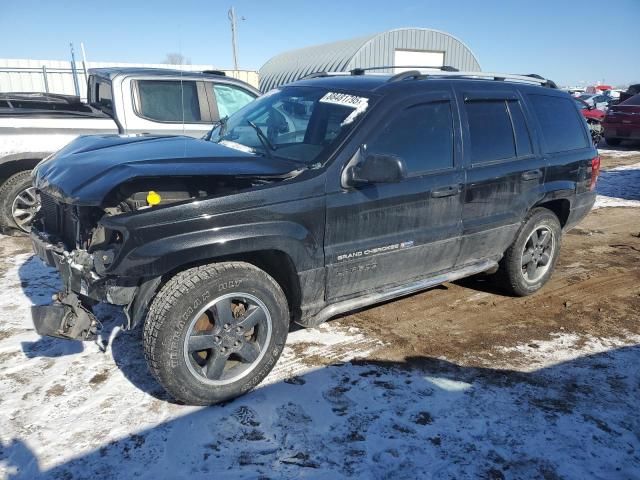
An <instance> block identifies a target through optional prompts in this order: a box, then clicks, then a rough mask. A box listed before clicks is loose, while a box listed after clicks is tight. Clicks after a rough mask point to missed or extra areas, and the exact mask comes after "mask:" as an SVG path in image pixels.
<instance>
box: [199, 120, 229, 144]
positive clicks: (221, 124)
mask: <svg viewBox="0 0 640 480" xmlns="http://www.w3.org/2000/svg"><path fill="white" fill-rule="evenodd" d="M228 119H229V115H227V116H226V117H222V118H221V119H219V120H218V121H217V122H216V123H214V124H213V127H211V130H209V132H207V134H206V135H205V136H204V139H205V140H208V141H211V137H212V136H213V131H214V130H215V129H216V128H218V127H220V132H218V141H217V142H214V143H219V142H220V140H222V135H223V134H224V131H225V129H226V128H227V120H228Z"/></svg>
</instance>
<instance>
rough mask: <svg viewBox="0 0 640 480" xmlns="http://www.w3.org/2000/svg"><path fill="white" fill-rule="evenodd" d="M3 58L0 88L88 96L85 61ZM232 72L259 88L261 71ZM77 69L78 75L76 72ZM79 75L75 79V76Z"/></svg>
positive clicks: (193, 68)
mask: <svg viewBox="0 0 640 480" xmlns="http://www.w3.org/2000/svg"><path fill="white" fill-rule="evenodd" d="M75 63H76V65H75V72H74V68H73V65H72V62H70V61H64V60H30V59H2V58H0V92H50V93H64V94H67V95H78V94H79V95H80V96H81V97H82V98H86V95H87V78H86V76H85V73H84V69H83V65H82V62H80V61H76V62H75ZM86 67H87V69H90V68H101V67H143V68H172V69H177V70H184V71H189V72H200V71H202V70H221V69H220V68H217V67H215V66H213V65H169V64H163V63H122V62H120V63H119V62H87V65H86ZM222 71H224V72H225V73H226V74H227V75H228V76H230V77H234V78H237V79H239V80H243V81H245V82H247V83H249V84H251V85H253V86H254V87H256V88H258V72H255V71H253V70H222ZM74 73H75V75H74ZM74 77H75V80H74Z"/></svg>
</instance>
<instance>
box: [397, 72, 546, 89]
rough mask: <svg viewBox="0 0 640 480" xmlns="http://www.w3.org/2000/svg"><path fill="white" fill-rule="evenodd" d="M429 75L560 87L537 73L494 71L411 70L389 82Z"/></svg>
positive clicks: (421, 77) (399, 74) (427, 76)
mask: <svg viewBox="0 0 640 480" xmlns="http://www.w3.org/2000/svg"><path fill="white" fill-rule="evenodd" d="M429 77H447V78H470V79H478V80H495V81H499V82H503V81H505V80H508V81H512V82H519V83H533V84H536V85H541V86H543V87H547V88H558V86H557V85H556V83H555V82H554V81H553V80H549V79H547V78H544V77H542V76H540V75H538V74H535V73H529V74H513V73H494V72H447V71H442V72H427V73H425V72H419V71H417V70H411V71H408V72H401V73H398V74H397V75H394V76H393V77H391V78H389V80H388V82H397V81H400V80H406V79H408V78H411V79H423V78H429Z"/></svg>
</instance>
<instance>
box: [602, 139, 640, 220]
mask: <svg viewBox="0 0 640 480" xmlns="http://www.w3.org/2000/svg"><path fill="white" fill-rule="evenodd" d="M612 152H615V153H616V154H623V153H632V154H634V155H637V154H638V152H625V151H612ZM600 153H603V152H602V150H600ZM607 155H609V153H608V152H607ZM596 190H597V192H598V196H597V198H596V204H595V207H594V208H602V207H640V162H639V163H635V164H633V165H625V166H621V167H616V168H611V169H609V170H603V171H601V172H600V177H599V178H598V183H597V186H596Z"/></svg>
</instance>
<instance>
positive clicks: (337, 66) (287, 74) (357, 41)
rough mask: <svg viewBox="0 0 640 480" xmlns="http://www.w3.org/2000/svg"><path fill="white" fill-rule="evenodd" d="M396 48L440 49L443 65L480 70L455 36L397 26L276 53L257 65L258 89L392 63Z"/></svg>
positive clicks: (263, 89) (470, 53) (437, 50)
mask: <svg viewBox="0 0 640 480" xmlns="http://www.w3.org/2000/svg"><path fill="white" fill-rule="evenodd" d="M396 49H399V50H418V51H436V52H444V64H445V65H449V66H451V67H455V68H457V69H458V70H463V71H480V70H481V68H480V64H479V63H478V60H477V59H476V57H475V55H474V54H473V52H472V51H471V50H470V49H469V47H467V46H466V45H465V44H464V43H463V42H462V41H460V40H459V39H457V38H456V37H454V36H452V35H450V34H448V33H445V32H440V31H438V30H431V29H427V28H399V29H396V30H389V31H386V32H382V33H379V34H375V35H368V36H366V37H359V38H353V39H349V40H340V41H337V42H333V43H327V44H324V45H314V46H310V47H305V48H301V49H297V50H290V51H287V52H283V53H281V54H280V55H276V56H275V57H273V58H271V59H270V60H269V61H267V62H266V63H265V64H264V65H263V66H262V68H260V89H261V90H262V91H263V92H264V91H266V90H269V89H271V88H274V87H277V86H279V85H283V84H285V83H289V82H293V81H295V80H298V79H300V78H303V77H304V76H305V75H308V74H310V73H314V72H346V71H349V70H351V69H353V68H358V67H360V68H366V67H380V66H386V65H389V66H392V65H394V52H395V50H396ZM379 71H380V72H384V70H379Z"/></svg>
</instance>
